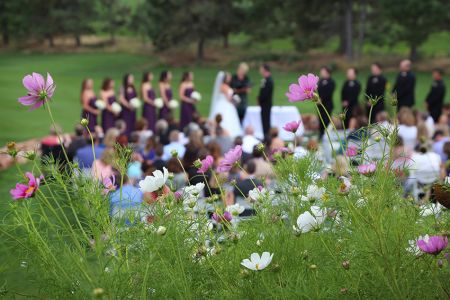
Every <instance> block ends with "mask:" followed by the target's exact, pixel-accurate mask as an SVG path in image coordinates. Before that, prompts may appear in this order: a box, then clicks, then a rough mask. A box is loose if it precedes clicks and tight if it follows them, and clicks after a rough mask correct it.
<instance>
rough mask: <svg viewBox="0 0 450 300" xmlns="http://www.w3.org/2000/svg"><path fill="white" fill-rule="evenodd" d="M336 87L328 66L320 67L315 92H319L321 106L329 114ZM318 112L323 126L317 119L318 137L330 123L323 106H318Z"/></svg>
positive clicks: (331, 110)
mask: <svg viewBox="0 0 450 300" xmlns="http://www.w3.org/2000/svg"><path fill="white" fill-rule="evenodd" d="M335 88H336V84H335V83H334V80H333V78H331V69H330V68H328V67H322V68H321V69H320V80H319V83H318V89H317V92H318V94H319V97H320V100H321V101H322V104H323V106H324V107H325V109H326V110H327V111H328V113H329V114H330V116H331V113H332V112H333V108H334V104H333V92H334V89H335ZM319 113H320V116H321V117H322V119H323V121H324V123H325V127H324V126H323V124H322V121H319V124H320V137H322V136H323V134H324V133H325V128H326V127H327V126H328V124H330V119H329V118H328V116H327V114H326V112H325V110H324V108H323V107H322V106H319Z"/></svg>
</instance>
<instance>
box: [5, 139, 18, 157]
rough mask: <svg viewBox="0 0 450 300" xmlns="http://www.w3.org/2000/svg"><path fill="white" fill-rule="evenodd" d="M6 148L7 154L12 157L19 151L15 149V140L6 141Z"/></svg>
mask: <svg viewBox="0 0 450 300" xmlns="http://www.w3.org/2000/svg"><path fill="white" fill-rule="evenodd" d="M6 149H7V152H8V154H9V155H11V156H12V157H16V156H17V153H18V152H19V151H17V149H16V142H8V143H7V144H6Z"/></svg>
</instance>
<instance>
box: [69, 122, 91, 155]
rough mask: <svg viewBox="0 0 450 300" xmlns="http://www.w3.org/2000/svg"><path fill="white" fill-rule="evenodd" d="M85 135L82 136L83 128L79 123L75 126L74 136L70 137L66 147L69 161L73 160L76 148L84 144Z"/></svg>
mask: <svg viewBox="0 0 450 300" xmlns="http://www.w3.org/2000/svg"><path fill="white" fill-rule="evenodd" d="M86 144H87V142H86V137H85V136H84V128H83V126H82V125H81V124H77V125H76V126H75V137H74V138H72V142H71V143H70V145H69V147H67V156H68V157H69V160H70V161H73V158H74V157H75V154H76V153H77V150H78V149H80V148H82V147H84V146H86Z"/></svg>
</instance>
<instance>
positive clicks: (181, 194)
mask: <svg viewBox="0 0 450 300" xmlns="http://www.w3.org/2000/svg"><path fill="white" fill-rule="evenodd" d="M173 195H174V196H175V200H180V199H181V198H183V192H182V191H176V192H175V193H173Z"/></svg>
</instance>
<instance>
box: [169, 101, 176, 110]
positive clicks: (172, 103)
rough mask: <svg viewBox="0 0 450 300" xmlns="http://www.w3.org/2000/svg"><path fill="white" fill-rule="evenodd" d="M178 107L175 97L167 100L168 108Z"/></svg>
mask: <svg viewBox="0 0 450 300" xmlns="http://www.w3.org/2000/svg"><path fill="white" fill-rule="evenodd" d="M177 107H178V101H177V100H175V99H172V100H170V101H169V108H170V109H175V108H177Z"/></svg>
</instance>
